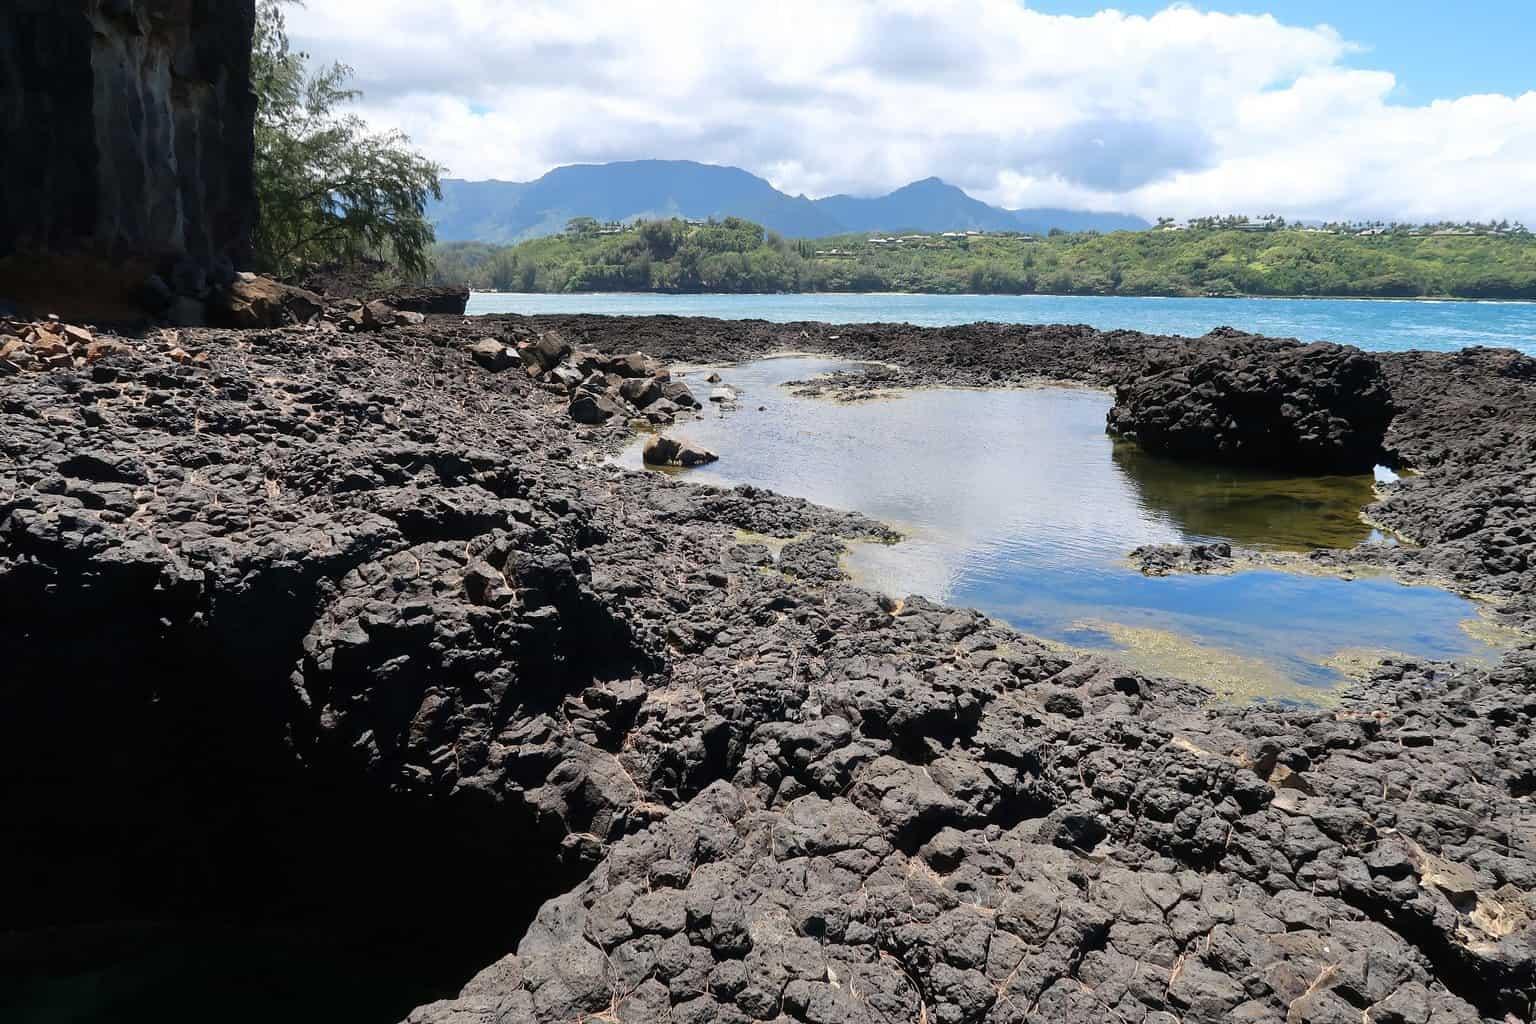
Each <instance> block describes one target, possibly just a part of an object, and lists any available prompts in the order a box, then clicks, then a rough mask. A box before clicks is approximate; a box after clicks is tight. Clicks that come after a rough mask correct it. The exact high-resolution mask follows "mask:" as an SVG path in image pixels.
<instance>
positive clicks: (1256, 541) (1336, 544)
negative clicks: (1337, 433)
mask: <svg viewBox="0 0 1536 1024" xmlns="http://www.w3.org/2000/svg"><path fill="white" fill-rule="evenodd" d="M1110 444H1111V448H1110V458H1111V459H1112V460H1113V462H1114V464H1115V467H1116V468H1117V469H1119V470H1120V472H1122V473H1124V474H1125V475H1126V477H1127V478H1128V479H1130V480H1131V482H1132V483H1133V484H1134V485H1135V487H1136V491H1137V493H1138V494H1139V495H1140V500H1141V502H1142V504H1143V505H1145V506H1147V507H1148V508H1151V509H1155V510H1156V511H1157V512H1158V513H1160V514H1162V515H1165V516H1167V517H1168V518H1169V520H1170V521H1171V522H1173V523H1174V524H1175V525H1176V526H1177V527H1178V529H1179V530H1180V532H1182V533H1183V534H1185V535H1186V536H1190V537H1203V538H1213V539H1214V538H1222V539H1226V540H1230V541H1233V542H1234V543H1237V544H1242V545H1245V546H1247V547H1264V548H1276V549H1280V550H1290V551H1305V550H1308V549H1311V548H1348V547H1354V546H1355V545H1356V544H1359V543H1360V542H1362V541H1365V540H1368V539H1370V537H1371V535H1372V530H1371V528H1370V527H1369V526H1368V525H1366V523H1365V522H1364V521H1363V520H1362V519H1361V518H1360V510H1361V508H1363V507H1364V506H1365V505H1367V504H1369V503H1370V502H1371V500H1372V499H1373V497H1374V486H1375V478H1374V476H1371V475H1365V474H1361V475H1358V476H1318V477H1297V476H1290V475H1286V474H1281V473H1266V472H1262V471H1258V470H1243V469H1232V468H1229V467H1214V466H1201V465H1193V464H1190V463H1187V462H1177V461H1174V460H1172V459H1166V458H1161V457H1159V456H1156V455H1150V454H1148V453H1147V452H1145V451H1143V450H1142V449H1141V448H1140V447H1139V446H1137V445H1136V444H1135V443H1133V442H1130V441H1121V440H1113V441H1111V442H1110Z"/></svg>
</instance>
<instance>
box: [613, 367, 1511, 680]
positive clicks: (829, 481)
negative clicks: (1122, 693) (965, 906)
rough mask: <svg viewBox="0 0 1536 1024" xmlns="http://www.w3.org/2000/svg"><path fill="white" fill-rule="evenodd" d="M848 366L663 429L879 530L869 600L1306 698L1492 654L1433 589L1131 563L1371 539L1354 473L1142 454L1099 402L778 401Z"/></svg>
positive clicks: (1078, 396) (730, 371)
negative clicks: (1381, 673)
mask: <svg viewBox="0 0 1536 1024" xmlns="http://www.w3.org/2000/svg"><path fill="white" fill-rule="evenodd" d="M850 368H855V364H849V363H843V362H837V361H831V360H817V359H804V358H786V359H773V360H762V361H759V362H754V363H749V364H745V365H742V366H736V367H728V368H723V369H721V371H720V372H721V373H722V375H723V376H724V377H725V379H726V382H727V383H728V384H729V385H731V386H732V387H733V388H735V389H736V390H737V391H738V392H739V393H740V395H741V403H740V405H739V407H738V408H737V409H736V410H734V411H730V412H721V411H718V410H712V411H711V412H710V413H709V414H707V415H706V416H705V417H703V418H701V419H699V420H697V421H694V422H692V423H690V424H687V425H686V426H684V427H682V428H680V429H679V430H678V431H677V432H678V433H680V434H682V435H684V436H687V437H689V438H690V439H692V440H694V441H697V442H699V443H701V444H703V445H705V446H706V447H708V448H710V449H712V450H714V451H716V452H718V453H719V454H720V456H721V460H720V462H718V463H716V464H714V465H712V466H709V467H707V468H705V469H701V470H694V471H689V474H688V475H689V478H690V479H696V480H699V481H701V482H709V483H716V484H722V485H732V484H738V483H750V484H754V485H757V486H761V487H767V488H771V489H773V490H776V491H780V492H783V493H787V494H793V495H798V496H801V497H805V498H809V499H811V500H813V501H816V502H820V503H822V504H826V505H831V506H834V507H839V508H847V509H856V510H858V511H861V512H864V513H866V514H869V515H871V516H874V517H876V518H879V519H882V520H884V521H886V522H889V523H892V524H893V525H896V526H898V527H899V528H901V529H902V530H903V531H904V533H906V535H907V539H906V540H905V541H903V542H902V543H901V544H897V545H891V546H886V545H857V546H856V547H855V549H854V550H853V551H852V553H851V554H850V557H849V566H850V569H851V571H852V572H853V573H854V574H855V577H856V578H857V579H859V580H860V581H861V582H863V583H865V584H866V585H869V586H872V587H875V588H877V589H880V590H884V591H886V592H889V593H893V594H898V595H900V594H911V593H917V594H923V595H926V596H928V597H932V598H934V599H936V600H940V601H945V602H949V603H953V604H960V605H967V606H971V607H976V608H980V609H981V610H983V611H985V612H987V613H988V614H991V615H995V616H997V617H999V618H1001V619H1004V620H1006V621H1008V622H1011V623H1013V624H1014V625H1016V626H1018V627H1019V628H1021V629H1025V630H1027V631H1029V632H1032V633H1036V634H1038V635H1041V636H1046V637H1052V638H1056V639H1060V640H1063V641H1066V642H1071V643H1077V644H1082V645H1088V646H1101V647H1112V648H1126V647H1130V648H1131V649H1132V650H1131V654H1132V657H1133V659H1134V657H1135V655H1136V652H1135V647H1136V646H1137V641H1136V640H1135V639H1134V638H1140V639H1141V641H1145V642H1144V643H1142V644H1141V646H1143V647H1144V648H1146V649H1147V651H1151V650H1152V649H1153V648H1155V649H1156V651H1157V652H1158V654H1157V659H1153V658H1152V656H1151V655H1150V654H1148V660H1147V665H1148V668H1149V670H1152V669H1153V667H1154V666H1161V667H1163V668H1164V669H1166V661H1167V658H1168V656H1169V652H1170V651H1174V650H1185V651H1194V652H1195V653H1194V655H1193V657H1196V658H1202V659H1205V660H1208V661H1210V662H1212V663H1213V664H1223V665H1240V664H1242V665H1252V664H1255V663H1258V662H1262V663H1263V664H1264V665H1265V666H1266V669H1265V672H1264V673H1263V675H1265V676H1266V678H1270V679H1273V678H1282V677H1283V678H1284V679H1287V680H1290V681H1292V682H1293V683H1295V684H1297V685H1301V686H1310V687H1317V686H1328V685H1331V684H1332V683H1335V682H1337V681H1338V680H1340V679H1341V678H1342V675H1341V674H1340V672H1339V671H1338V669H1337V668H1335V667H1332V666H1331V665H1329V664H1325V663H1326V662H1329V661H1330V660H1331V659H1333V658H1334V656H1335V655H1336V654H1337V653H1338V652H1340V651H1344V650H1356V649H1361V648H1369V649H1374V650H1387V651H1401V652H1405V653H1408V654H1412V655H1414V656H1418V657H1439V658H1465V657H1476V656H1487V655H1490V654H1491V653H1492V652H1493V648H1492V647H1491V646H1490V645H1488V644H1487V643H1484V642H1483V641H1481V640H1478V639H1474V638H1473V637H1472V636H1470V635H1469V634H1468V633H1467V631H1466V630H1464V629H1462V628H1461V624H1462V623H1463V622H1464V621H1465V620H1468V619H1470V618H1472V617H1474V616H1475V614H1476V612H1475V608H1474V607H1473V606H1472V605H1471V604H1470V603H1469V602H1466V601H1464V600H1462V599H1460V598H1458V597H1456V596H1454V595H1452V594H1449V593H1446V592H1443V591H1439V590H1434V589H1430V588H1423V587H1419V588H1409V587H1404V586H1401V585H1399V584H1396V583H1394V582H1392V581H1389V580H1382V579H1375V580H1358V581H1354V582H1346V581H1343V580H1338V579H1332V578H1323V577H1309V576H1300V575H1290V574H1285V573H1278V572H1245V573H1239V574H1237V575H1233V576H1225V577H1184V578H1168V579H1149V578H1146V577H1143V576H1142V575H1141V574H1140V573H1137V572H1135V571H1134V570H1132V569H1131V568H1130V567H1129V566H1128V565H1127V564H1126V562H1125V556H1126V555H1127V553H1128V552H1130V550H1131V549H1133V548H1135V547H1137V546H1139V545H1142V544H1159V543H1177V542H1185V541H1199V540H1207V539H1214V538H1223V539H1228V540H1231V541H1234V542H1236V543H1239V544H1243V545H1248V546H1271V547H1279V548H1292V549H1306V548H1310V547H1317V546H1349V545H1352V544H1354V543H1356V542H1358V541H1360V540H1362V539H1364V538H1365V537H1366V536H1367V534H1368V533H1369V528H1368V527H1367V526H1366V525H1365V524H1363V523H1362V522H1361V521H1360V515H1359V513H1360V507H1361V506H1362V505H1364V504H1366V503H1367V502H1368V501H1369V500H1370V497H1371V486H1372V478H1371V477H1369V476H1360V477H1331V478H1324V479H1320V480H1299V479H1296V478H1288V477H1281V476H1274V475H1266V474H1259V473H1242V472H1233V471H1228V470H1214V469H1211V468H1210V467H1198V466H1189V465H1181V464H1178V463H1171V462H1168V461H1167V460H1162V459H1156V458H1152V457H1149V456H1147V455H1146V454H1145V453H1142V452H1139V451H1138V450H1136V448H1135V447H1134V446H1131V445H1126V444H1123V443H1121V444H1117V443H1116V442H1114V441H1112V440H1111V439H1110V438H1109V437H1107V436H1106V435H1105V433H1104V417H1105V414H1106V412H1107V411H1108V408H1109V404H1110V399H1109V396H1108V395H1106V394H1104V393H1102V392H1096V391H1090V390H1083V389H1069V388H1043V389H1037V390H1015V391H1001V390H1000V391H964V390H957V389H932V390H920V391H914V392H910V393H903V394H901V395H900V396H898V397H893V398H885V399H879V400H873V401H865V402H857V403H843V402H833V401H828V400H825V399H815V398H806V397H801V396H797V395H795V394H793V393H791V391H790V390H789V389H786V388H783V387H781V386H780V385H781V384H783V383H784V382H786V381H790V380H796V379H803V378H805V377H809V376H813V375H815V374H817V373H822V372H828V371H831V370H837V369H850ZM697 376H702V373H700V374H698V375H697ZM639 451H640V444H639V442H637V443H636V445H635V446H634V447H633V448H632V449H631V450H629V451H628V452H626V453H625V455H624V456H623V458H622V461H624V462H625V464H627V465H631V466H634V467H635V468H639V467H640V454H639ZM1128 638H1132V639H1128ZM1149 638H1155V642H1154V641H1153V640H1151V639H1149ZM1158 659H1161V660H1158ZM1223 671H1236V670H1235V669H1231V670H1229V669H1224V670H1223ZM1247 674H1248V675H1250V676H1252V675H1255V674H1256V673H1254V672H1248V673H1247ZM1266 685H1267V687H1268V690H1269V692H1272V693H1278V692H1279V691H1280V690H1281V689H1282V688H1281V687H1279V686H1278V685H1276V684H1273V683H1270V684H1266Z"/></svg>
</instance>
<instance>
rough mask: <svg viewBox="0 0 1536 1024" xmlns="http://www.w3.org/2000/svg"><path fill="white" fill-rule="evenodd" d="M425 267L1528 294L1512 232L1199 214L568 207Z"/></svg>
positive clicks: (446, 279)
mask: <svg viewBox="0 0 1536 1024" xmlns="http://www.w3.org/2000/svg"><path fill="white" fill-rule="evenodd" d="M434 256H435V262H436V266H435V270H434V272H433V276H434V277H435V279H436V280H437V281H439V282H441V283H468V284H469V285H470V286H471V287H474V288H478V289H483V290H497V291H526V292H583V291H658V292H817V291H825V292H863V291H897V292H934V293H940V294H946V293H962V292H973V293H978V292H979V293H984V294H1011V295H1024V294H1034V293H1040V294H1058V295H1301V296H1359V297H1380V298H1388V297H1394V298H1405V297H1424V296H1445V297H1456V298H1469V299H1536V237H1533V236H1532V235H1530V234H1529V233H1526V232H1522V231H1512V232H1503V233H1485V234H1447V233H1440V234H1436V233H1433V232H1430V231H1409V230H1407V229H1401V230H1386V231H1382V232H1380V233H1374V234H1359V233H1351V232H1348V231H1343V230H1337V231H1318V230H1307V229H1300V228H1292V227H1289V226H1285V225H1284V223H1283V222H1280V223H1278V224H1271V225H1269V226H1268V227H1267V228H1266V229H1265V230H1257V231H1256V230H1253V229H1252V227H1251V226H1250V227H1249V228H1248V229H1244V228H1242V227H1240V226H1238V222H1237V221H1236V220H1234V219H1214V218H1213V219H1211V220H1209V221H1206V222H1200V223H1196V224H1192V225H1191V226H1190V227H1189V228H1188V229H1185V230H1178V231H1171V230H1154V231H1140V232H1116V233H1113V234H1107V235H1101V234H1097V233H1085V234H1053V235H1052V236H1051V237H1049V238H1038V237H1034V236H1028V235H992V234H988V235H964V236H949V237H946V236H942V235H909V236H905V237H904V238H900V239H895V238H879V237H871V236H866V235H844V236H836V237H832V238H822V239H816V240H809V241H807V240H802V241H788V240H786V239H784V238H781V237H779V236H777V235H775V234H773V233H772V232H768V231H765V230H764V229H763V228H762V227H760V226H759V225H756V224H753V223H751V222H749V221H745V220H741V219H739V218H735V217H730V218H726V219H725V220H722V221H718V222H716V221H710V222H707V223H704V224H697V223H687V222H684V221H681V220H656V221H643V222H639V223H635V224H630V225H610V226H607V227H604V226H602V225H599V224H597V223H596V222H595V221H592V220H590V219H589V218H582V219H579V220H577V221H572V222H571V225H570V226H569V227H568V229H567V230H566V231H565V232H564V233H562V234H559V235H553V236H549V237H545V238H537V239H532V240H529V241H525V242H521V243H518V244H516V245H512V246H505V247H498V246H491V245H484V244H480V243H453V244H448V245H440V246H437V247H436V249H435V250H434Z"/></svg>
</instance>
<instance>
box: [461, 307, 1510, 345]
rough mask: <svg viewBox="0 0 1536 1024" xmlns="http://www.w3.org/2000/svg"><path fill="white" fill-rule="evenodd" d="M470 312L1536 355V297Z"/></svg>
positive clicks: (498, 309) (493, 309)
mask: <svg viewBox="0 0 1536 1024" xmlns="http://www.w3.org/2000/svg"><path fill="white" fill-rule="evenodd" d="M469 312H470V313H472V314H479V313H610V314H634V315H651V314H660V313H671V314H675V315H678V316H712V317H721V318H724V319H732V320H742V319H759V320H773V321H779V322H786V321H792V320H822V321H826V322H828V323H878V322H905V323H912V324H918V325H921V326H925V327H937V326H944V325H948V324H964V323H972V322H974V321H977V320H993V321H998V322H1001V323H1068V324H1088V325H1089V326H1091V327H1097V328H1100V329H1102V330H1112V329H1117V328H1125V329H1129V330H1137V331H1145V332H1147V333H1149V334H1186V335H1199V334H1204V333H1206V332H1207V331H1209V330H1211V329H1212V328H1213V327H1222V326H1231V327H1237V328H1240V329H1242V330H1246V331H1253V332H1255V333H1257V334H1268V335H1273V336H1275V337H1282V338H1301V339H1302V340H1303V341H1338V342H1344V343H1347V344H1351V345H1358V346H1359V347H1360V348H1363V349H1369V350H1374V351H1391V350H1396V349H1408V348H1419V349H1430V350H1439V351H1451V350H1454V349H1458V348H1466V347H1468V346H1471V345H1488V346H1494V347H1504V348H1516V349H1519V350H1521V351H1522V352H1526V353H1528V354H1533V355H1536V303H1531V302H1434V301H1423V300H1416V301H1408V300H1404V301H1393V300H1376V299H1163V298H1125V297H1113V298H1107V297H1097V296H1072V295H895V294H880V295H651V294H643V293H626V294H578V295H525V294H520V293H491V292H477V293H476V294H475V295H474V296H472V297H471V298H470V301H469Z"/></svg>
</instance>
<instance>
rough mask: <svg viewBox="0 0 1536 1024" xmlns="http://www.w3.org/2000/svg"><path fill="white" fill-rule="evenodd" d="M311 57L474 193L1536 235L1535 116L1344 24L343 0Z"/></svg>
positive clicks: (837, 4)
mask: <svg viewBox="0 0 1536 1024" xmlns="http://www.w3.org/2000/svg"><path fill="white" fill-rule="evenodd" d="M289 21H290V26H291V29H292V34H293V37H294V41H295V43H296V44H297V45H299V46H301V47H302V48H304V49H307V50H309V51H310V52H311V53H313V54H314V55H315V56H316V57H317V58H321V59H327V60H330V59H336V60H342V61H345V62H347V63H349V64H351V65H353V66H354V67H356V68H357V69H358V82H359V84H360V85H361V86H362V87H363V88H364V89H365V90H366V93H367V98H366V100H365V101H364V104H363V110H362V112H363V113H364V115H365V116H366V117H368V119H369V120H370V121H372V122H373V123H375V124H377V125H379V126H387V127H398V128H401V129H403V130H405V131H406V132H407V133H409V134H410V135H411V136H412V138H413V139H414V141H415V142H416V144H417V145H418V146H419V147H420V148H421V149H423V150H424V151H425V152H427V153H428V154H429V155H431V156H433V157H434V158H436V159H438V160H439V161H441V162H443V163H445V164H447V165H448V166H449V168H450V171H451V173H452V174H453V175H454V176H457V177H468V178H488V177H496V178H504V179H516V180H523V179H529V178H533V177H537V176H538V175H540V174H542V173H544V172H545V171H547V170H549V169H550V168H551V167H554V166H557V165H559V164H565V163H578V162H596V161H604V160H616V159H637V158H644V157H669V158H687V159H694V160H702V161H706V162H712V163H725V164H736V165H738V166H742V167H745V168H746V169H748V170H750V171H753V172H755V173H758V174H761V175H763V176H764V177H767V178H768V179H769V180H771V181H772V182H773V183H774V184H775V185H777V186H778V187H780V188H782V189H784V190H785V191H788V192H791V193H798V192H806V193H808V194H810V195H826V194H829V193H832V192H853V193H857V194H873V193H878V192H883V191H886V190H889V189H891V188H894V187H897V186H899V185H903V184H905V183H907V182H908V181H911V180H913V179H916V178H922V177H927V176H929V175H938V176H939V177H942V178H944V179H946V180H948V181H951V182H953V183H955V184H958V185H960V186H962V187H964V188H966V189H967V190H968V191H970V192H971V193H972V194H974V195H976V196H978V197H979V198H982V199H985V200H988V201H990V202H996V203H1000V204H1002V205H1007V206H1035V205H1071V206H1079V207H1094V208H1101V209H1107V208H1118V209H1128V210H1132V211H1135V212H1138V213H1142V214H1144V215H1147V216H1155V215H1161V214H1170V215H1175V216H1186V215H1194V214H1204V213H1224V212H1249V213H1260V212H1278V213H1283V214H1287V215H1300V216H1362V217H1386V218H1390V217H1406V218H1415V219H1430V218H1439V217H1468V216H1471V217H1492V216H1509V217H1525V218H1528V219H1532V220H1536V198H1533V197H1536V92H1530V93H1526V94H1525V95H1523V96H1520V97H1508V96H1468V97H1463V98H1460V99H1456V100H1449V101H1437V102H1435V103H1432V104H1429V105H1427V106H1405V105H1399V104H1396V103H1394V102H1393V101H1392V96H1393V92H1394V89H1395V84H1396V83H1395V80H1394V78H1393V76H1392V75H1391V74H1390V73H1389V72H1387V71H1364V70H1357V69H1353V68H1350V67H1346V66H1345V64H1344V61H1345V58H1347V57H1348V56H1349V55H1350V54H1351V53H1353V52H1355V50H1356V48H1355V47H1354V46H1353V45H1352V44H1351V43H1350V42H1348V41H1346V40H1344V39H1342V38H1341V37H1340V36H1339V35H1338V34H1337V33H1336V32H1335V31H1333V30H1332V29H1330V28H1328V27H1326V26H1315V27H1308V26H1294V25H1286V24H1282V23H1281V22H1280V21H1278V20H1276V19H1275V18H1274V17H1271V16H1267V15H1266V16H1249V15H1226V14H1216V13H1209V12H1202V11H1199V10H1196V9H1194V8H1192V7H1187V6H1173V7H1170V8H1169V9H1167V10H1164V11H1162V12H1160V13H1158V14H1156V15H1153V16H1151V17H1132V16H1128V15H1124V14H1120V13H1118V12H1114V11H1103V12H1100V13H1099V14H1096V15H1093V16H1091V17H1067V16H1057V15H1047V14H1042V13H1039V12H1036V11H1033V10H1030V9H1028V8H1026V7H1024V6H1022V5H1020V4H1018V3H1016V2H1014V0H898V2H883V0H882V2H877V0H780V2H776V3H768V2H763V3H755V2H754V3H726V2H720V0H670V2H665V3H645V2H636V3H624V4H617V3H612V2H603V0H557V2H543V0H519V2H517V3H515V4H507V3H497V2H494V0H437V2H435V3H432V4H425V3H421V2H419V0H415V2H413V0H366V2H364V0H325V2H324V3H320V2H316V3H312V4H311V5H310V6H308V7H306V8H294V9H291V11H290V13H289Z"/></svg>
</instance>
